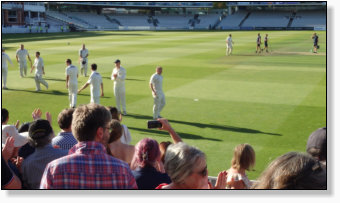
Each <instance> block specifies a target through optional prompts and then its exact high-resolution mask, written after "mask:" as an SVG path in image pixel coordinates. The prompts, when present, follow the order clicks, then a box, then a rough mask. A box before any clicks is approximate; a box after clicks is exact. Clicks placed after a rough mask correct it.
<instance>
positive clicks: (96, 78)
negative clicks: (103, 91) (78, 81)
mask: <svg viewBox="0 0 340 203" xmlns="http://www.w3.org/2000/svg"><path fill="white" fill-rule="evenodd" d="M87 83H89V84H91V95H92V96H93V97H100V85H101V84H102V83H103V80H102V76H101V75H100V74H99V73H98V72H97V71H92V73H91V75H90V78H89V80H88V81H87Z"/></svg>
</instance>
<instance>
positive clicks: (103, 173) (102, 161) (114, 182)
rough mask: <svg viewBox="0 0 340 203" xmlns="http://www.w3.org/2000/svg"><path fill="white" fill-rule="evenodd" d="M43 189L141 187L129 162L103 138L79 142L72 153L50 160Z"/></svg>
mask: <svg viewBox="0 0 340 203" xmlns="http://www.w3.org/2000/svg"><path fill="white" fill-rule="evenodd" d="M40 189H137V184H136V181H135V178H134V177H133V175H132V172H131V170H130V168H129V165H128V164H127V163H125V162H123V161H121V160H118V159H116V158H114V157H112V156H110V155H108V154H107V153H106V149H105V147H104V145H103V144H101V143H99V142H94V141H89V142H79V143H78V144H76V145H75V146H74V147H73V148H72V149H70V151H69V155H67V156H65V157H62V158H60V159H57V160H54V161H52V162H51V163H49V164H48V165H47V167H46V169H45V172H44V175H43V177H42V179H41V184H40Z"/></svg>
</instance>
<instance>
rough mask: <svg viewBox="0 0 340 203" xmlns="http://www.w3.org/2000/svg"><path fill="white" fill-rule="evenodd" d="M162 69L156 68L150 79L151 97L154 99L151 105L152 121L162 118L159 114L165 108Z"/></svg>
mask: <svg viewBox="0 0 340 203" xmlns="http://www.w3.org/2000/svg"><path fill="white" fill-rule="evenodd" d="M162 71H163V69H162V67H161V66H158V67H157V68H156V73H154V74H153V75H152V76H151V78H150V88H151V91H152V96H153V99H154V105H153V119H155V120H156V119H157V118H162V117H161V115H160V113H161V111H162V109H163V108H164V106H165V96H164V93H163V88H162V86H163V76H162V75H161V74H162Z"/></svg>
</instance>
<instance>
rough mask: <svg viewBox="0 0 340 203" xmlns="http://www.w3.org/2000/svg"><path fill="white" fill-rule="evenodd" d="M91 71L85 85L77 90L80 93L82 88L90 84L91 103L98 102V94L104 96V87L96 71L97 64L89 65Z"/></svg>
mask: <svg viewBox="0 0 340 203" xmlns="http://www.w3.org/2000/svg"><path fill="white" fill-rule="evenodd" d="M91 70H92V73H91V75H90V78H89V80H88V81H87V82H86V83H85V85H84V86H83V87H82V88H80V89H79V90H78V93H80V92H81V91H82V90H83V89H85V88H86V87H87V86H89V85H90V84H91V103H96V104H100V102H99V98H100V96H102V97H103V96H104V87H103V80H102V76H101V75H100V74H99V73H98V72H97V64H95V63H94V64H92V65H91ZM100 89H101V90H102V94H101V95H100Z"/></svg>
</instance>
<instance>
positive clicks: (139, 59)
mask: <svg viewBox="0 0 340 203" xmlns="http://www.w3.org/2000/svg"><path fill="white" fill-rule="evenodd" d="M312 33H313V32H312V31H270V32H268V34H269V40H270V50H271V51H272V53H271V54H261V55H256V54H255V53H254V52H255V41H256V36H257V32H251V31H247V32H232V35H233V41H234V42H235V44H234V51H233V54H234V55H233V56H229V57H227V56H225V38H226V36H227V34H228V33H226V32H147V31H140V32H84V33H62V34H61V33H59V34H31V35H27V34H17V35H13V34H11V35H3V36H2V46H3V47H5V48H6V49H7V51H6V52H7V53H8V54H9V56H10V57H11V59H12V61H13V62H14V66H10V68H9V74H8V82H7V83H8V84H7V86H8V87H9V88H10V90H5V91H2V107H4V108H7V109H8V110H9V112H10V120H9V122H10V123H14V122H15V121H16V120H17V119H18V120H20V121H30V120H31V113H32V111H33V109H34V108H38V107H39V108H41V109H42V111H43V112H46V111H49V112H51V114H52V116H53V128H54V129H55V131H58V130H59V128H58V125H57V121H56V118H57V115H58V113H59V112H60V111H61V110H62V109H64V108H67V107H68V96H67V95H68V93H67V90H66V88H65V60H66V59H67V58H71V59H72V61H73V62H74V63H73V64H75V65H77V66H78V67H79V64H78V63H77V59H78V57H77V56H78V55H77V54H78V50H79V49H80V48H81V44H82V43H85V44H86V47H87V48H88V49H89V52H90V56H89V63H97V65H98V71H99V72H100V73H101V74H102V76H103V78H104V92H105V97H104V98H101V104H103V105H107V106H108V105H111V106H114V105H115V99H114V96H113V84H112V81H111V80H110V78H109V77H110V75H111V72H112V69H113V65H114V63H113V62H114V60H115V59H117V58H119V59H120V60H121V61H122V66H123V67H125V68H126V69H127V80H126V93H127V94H126V97H127V110H128V113H129V116H126V117H124V120H123V123H124V124H126V125H127V126H128V127H129V129H130V131H131V133H132V137H133V140H132V143H133V144H135V143H137V142H138V141H139V140H140V139H142V138H144V137H151V138H154V139H156V140H157V141H158V142H161V141H167V140H170V138H169V135H168V134H167V133H165V132H160V131H158V130H148V129H147V128H146V121H147V120H149V119H152V105H153V99H152V97H151V92H150V90H149V87H148V83H149V79H150V76H151V75H152V74H153V73H154V71H155V67H156V66H157V65H161V66H163V68H164V69H163V75H164V84H163V88H164V91H165V95H166V106H165V108H164V110H163V112H162V116H164V117H166V118H168V119H169V120H170V122H171V124H172V125H173V127H174V128H175V130H176V131H177V132H178V133H179V135H180V136H181V137H182V138H183V140H184V141H185V142H187V143H189V144H191V145H194V146H197V147H198V148H200V149H201V150H202V151H204V152H205V153H206V154H207V160H208V169H209V175H212V176H216V175H217V173H218V172H219V171H221V170H225V169H228V168H229V167H230V160H231V158H232V154H233V149H234V147H235V146H236V145H238V144H240V143H249V144H251V145H252V146H253V147H254V149H255V152H256V166H255V171H251V172H249V173H248V175H249V177H250V178H251V179H255V178H257V177H258V176H259V174H260V173H261V172H262V171H263V170H264V169H265V167H266V166H267V164H268V163H269V162H270V161H272V160H273V159H275V158H276V157H277V156H279V155H282V154H284V153H286V152H289V151H301V152H302V151H305V145H306V141H307V138H308V136H309V134H310V133H311V132H312V131H314V130H315V129H317V128H319V127H322V126H325V125H326V54H325V52H326V43H325V42H326V33H325V32H319V36H320V37H319V39H320V47H321V48H320V50H319V53H318V54H312V53H310V49H311V48H312V45H313V44H312V39H311V35H312ZM264 34H265V33H264V32H262V35H263V36H264ZM20 43H24V44H25V48H26V49H28V50H29V53H30V55H31V57H32V58H33V57H34V53H35V51H40V52H41V57H42V58H43V59H44V62H45V72H46V76H45V79H46V80H47V82H48V83H49V86H50V89H49V90H48V91H46V90H43V91H42V92H40V93H35V92H34V90H35V83H34V79H33V76H34V75H33V74H30V75H29V77H27V78H23V79H21V78H20V77H19V69H18V65H17V63H16V62H15V50H16V49H17V48H18V47H19V45H20ZM68 43H70V45H68ZM85 81H86V78H84V77H80V79H79V86H80V85H82V84H84V83H85ZM42 89H44V87H42ZM89 91H90V90H89V88H88V89H87V90H84V91H83V92H82V93H81V94H80V95H78V104H85V103H88V102H89V101H90V96H89V95H90V92H89ZM194 99H199V100H198V101H194Z"/></svg>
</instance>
